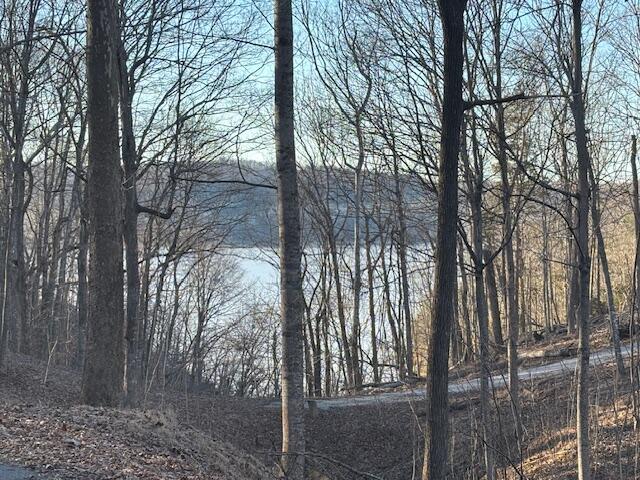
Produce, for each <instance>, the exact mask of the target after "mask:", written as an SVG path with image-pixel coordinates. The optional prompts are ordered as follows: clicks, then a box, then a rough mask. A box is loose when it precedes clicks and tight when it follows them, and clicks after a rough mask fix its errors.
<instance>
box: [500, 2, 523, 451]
mask: <svg viewBox="0 0 640 480" xmlns="http://www.w3.org/2000/svg"><path fill="white" fill-rule="evenodd" d="M500 15H501V14H500V12H499V10H498V7H497V4H496V3H495V2H494V16H495V17H496V22H497V25H496V26H495V27H494V38H493V40H494V56H495V62H496V66H495V68H496V78H495V85H494V90H495V96H496V98H502V46H501V31H500V28H501V26H500V23H501V22H500ZM495 123H496V135H497V147H498V163H499V164H500V178H501V183H502V214H503V230H502V235H503V238H504V241H505V245H504V253H505V255H504V258H505V262H506V297H507V308H506V310H507V311H506V315H507V331H508V337H509V338H508V343H507V369H508V376H509V398H510V400H511V410H512V412H513V417H514V423H515V433H516V437H517V438H516V442H517V444H518V451H519V452H521V451H522V448H521V446H522V445H521V442H522V421H521V418H520V385H519V380H518V334H519V315H518V313H519V312H518V297H517V290H516V264H515V259H514V253H513V217H512V212H511V194H512V185H511V181H510V179H509V173H510V172H509V163H508V160H507V144H506V141H507V137H506V135H507V132H506V128H505V120H504V105H503V104H502V103H500V102H498V103H496V106H495Z"/></svg>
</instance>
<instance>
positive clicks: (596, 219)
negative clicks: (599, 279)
mask: <svg viewBox="0 0 640 480" xmlns="http://www.w3.org/2000/svg"><path fill="white" fill-rule="evenodd" d="M589 177H590V180H591V192H592V198H591V221H592V223H593V230H594V231H595V234H596V243H597V248H598V257H599V258H600V264H601V265H602V274H603V276H604V284H605V288H606V290H607V308H608V310H609V327H610V329H611V343H612V344H613V350H614V352H615V356H616V367H617V369H618V374H619V375H620V377H621V378H622V377H624V375H625V369H624V361H623V360H622V351H621V349H620V322H618V314H617V312H616V306H615V299H614V297H613V286H612V284H611V275H610V272H609V259H608V258H607V250H606V248H605V244H604V236H603V235H602V227H601V225H600V220H601V218H602V216H601V214H600V211H599V209H598V193H599V191H598V185H597V183H596V179H595V177H594V175H593V170H592V169H591V168H589Z"/></svg>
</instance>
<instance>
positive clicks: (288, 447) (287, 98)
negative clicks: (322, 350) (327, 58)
mask: <svg viewBox="0 0 640 480" xmlns="http://www.w3.org/2000/svg"><path fill="white" fill-rule="evenodd" d="M274 17H275V18H274V27H275V38H274V45H275V140H276V166H277V170H278V179H277V186H278V225H279V231H280V233H279V244H280V246H279V253H280V316H281V323H282V454H283V457H282V468H283V471H284V474H285V476H286V478H287V479H288V480H303V478H304V463H305V461H304V453H305V438H304V391H303V377H304V359H303V315H304V302H303V298H302V277H301V272H300V261H301V245H300V212H299V200H298V178H297V169H296V157H295V142H294V139H295V134H294V100H293V69H294V67H293V15H292V11H291V0H276V2H275V11H274ZM345 347H346V349H348V348H349V346H348V345H345Z"/></svg>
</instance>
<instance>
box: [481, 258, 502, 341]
mask: <svg viewBox="0 0 640 480" xmlns="http://www.w3.org/2000/svg"><path fill="white" fill-rule="evenodd" d="M484 257H485V259H487V258H489V251H488V250H485V252H484ZM485 261H486V260H485ZM485 270H486V284H487V297H488V300H489V302H488V303H489V310H490V311H491V332H492V334H493V342H494V343H495V344H496V345H499V346H503V345H504V338H503V337H502V318H501V317H500V302H499V299H498V285H497V283H496V271H495V266H494V264H493V261H491V263H489V264H487V266H486V267H485Z"/></svg>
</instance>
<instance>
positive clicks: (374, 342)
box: [364, 217, 380, 383]
mask: <svg viewBox="0 0 640 480" xmlns="http://www.w3.org/2000/svg"><path fill="white" fill-rule="evenodd" d="M364 232H365V233H364V234H365V248H366V250H365V251H366V259H367V293H368V303H369V322H371V330H370V332H371V368H372V369H373V381H374V383H378V382H380V366H379V364H378V333H377V331H376V306H375V303H374V296H373V285H374V282H375V280H374V268H373V261H372V259H371V235H370V233H371V232H370V231H369V218H368V217H367V218H366V219H365V224H364Z"/></svg>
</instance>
